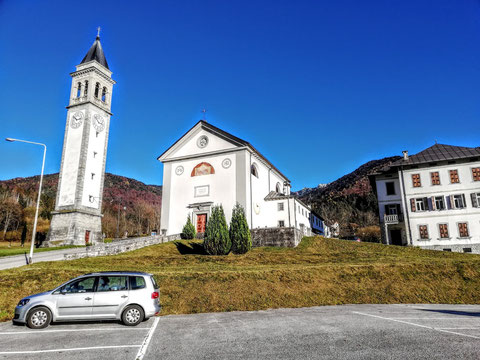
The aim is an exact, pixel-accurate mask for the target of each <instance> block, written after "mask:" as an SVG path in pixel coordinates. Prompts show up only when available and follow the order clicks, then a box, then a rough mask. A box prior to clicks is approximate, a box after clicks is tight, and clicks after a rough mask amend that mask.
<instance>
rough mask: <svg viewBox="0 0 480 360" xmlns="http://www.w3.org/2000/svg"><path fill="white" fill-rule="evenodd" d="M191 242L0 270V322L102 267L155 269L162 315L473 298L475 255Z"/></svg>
mask: <svg viewBox="0 0 480 360" xmlns="http://www.w3.org/2000/svg"><path fill="white" fill-rule="evenodd" d="M201 250H202V249H201V246H200V244H199V243H198V242H195V241H190V242H189V241H181V242H175V243H166V244H160V245H154V246H150V247H146V248H143V249H140V250H136V251H132V252H128V253H124V254H120V255H115V256H106V257H97V258H88V259H79V260H73V261H62V262H60V261H58V262H48V263H47V262H45V263H36V264H35V263H34V264H33V265H31V266H29V267H27V266H24V267H21V268H16V269H10V270H4V271H0V320H3V321H5V320H9V319H11V318H12V316H13V310H14V307H15V305H16V303H17V302H18V301H19V300H20V299H21V298H22V297H24V296H26V295H30V294H34V293H38V292H42V291H45V290H48V289H52V288H53V287H55V286H57V285H59V284H60V283H62V282H64V281H66V280H69V279H71V278H73V277H75V276H77V275H80V274H84V273H87V272H93V271H104V270H135V271H146V272H150V273H153V274H155V277H156V279H157V282H158V284H159V285H160V290H161V296H160V301H161V303H162V305H163V311H162V314H164V315H166V314H188V313H199V312H214V311H233V310H261V309H268V308H279V307H303V306H316V305H332V304H346V303H355V304H358V303H458V304H461V303H470V304H473V303H476V304H479V303H480V255H472V254H459V253H449V252H439V251H430V250H421V249H418V248H406V247H397V246H385V245H381V244H371V243H357V242H351V241H345V240H333V239H324V238H320V237H316V238H304V240H303V241H302V243H301V244H300V245H299V246H298V247H297V248H295V249H285V248H270V247H264V248H256V249H253V250H252V251H250V252H249V253H248V254H245V255H233V254H230V255H227V256H207V255H201V254H200V253H201Z"/></svg>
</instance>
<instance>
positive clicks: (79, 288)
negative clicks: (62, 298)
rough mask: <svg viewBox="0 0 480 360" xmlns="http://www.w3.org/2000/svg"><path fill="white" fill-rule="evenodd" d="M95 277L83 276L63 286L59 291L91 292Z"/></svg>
mask: <svg viewBox="0 0 480 360" xmlns="http://www.w3.org/2000/svg"><path fill="white" fill-rule="evenodd" d="M94 285H95V277H88V278H83V279H80V280H77V281H73V282H71V283H68V284H67V285H65V286H63V287H62V288H61V289H60V292H62V293H66V294H76V293H86V292H93V288H94Z"/></svg>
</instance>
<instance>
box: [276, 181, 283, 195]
mask: <svg viewBox="0 0 480 360" xmlns="http://www.w3.org/2000/svg"><path fill="white" fill-rule="evenodd" d="M276 190H277V193H279V194H280V193H282V187H281V186H280V183H278V182H277V187H276Z"/></svg>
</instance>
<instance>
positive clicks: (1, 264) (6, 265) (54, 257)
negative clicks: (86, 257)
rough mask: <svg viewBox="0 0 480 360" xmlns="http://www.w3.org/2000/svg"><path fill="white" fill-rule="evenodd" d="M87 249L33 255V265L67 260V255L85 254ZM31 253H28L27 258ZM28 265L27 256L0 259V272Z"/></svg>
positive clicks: (71, 249)
mask: <svg viewBox="0 0 480 360" xmlns="http://www.w3.org/2000/svg"><path fill="white" fill-rule="evenodd" d="M26 251H27V250H26ZM85 251H86V250H85V248H84V247H81V248H69V249H63V250H52V251H43V252H38V253H35V252H34V253H33V263H38V262H42V261H59V260H65V254H76V253H82V252H85ZM28 254H29V252H28V251H27V256H28ZM24 265H27V261H26V257H25V255H13V256H3V257H0V270H5V269H11V268H16V267H20V266H24Z"/></svg>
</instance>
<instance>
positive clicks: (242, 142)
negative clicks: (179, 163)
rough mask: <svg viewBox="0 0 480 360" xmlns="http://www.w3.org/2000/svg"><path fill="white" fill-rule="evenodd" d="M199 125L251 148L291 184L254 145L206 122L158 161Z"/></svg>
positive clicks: (202, 121)
mask: <svg viewBox="0 0 480 360" xmlns="http://www.w3.org/2000/svg"><path fill="white" fill-rule="evenodd" d="M198 124H201V125H202V127H204V128H206V129H210V130H211V131H213V132H217V133H219V134H221V135H223V136H224V137H226V138H227V139H231V140H233V141H234V142H236V143H238V144H239V145H240V146H245V147H249V148H250V149H252V150H253V152H254V153H256V154H257V155H258V156H259V157H260V158H261V159H263V160H264V161H265V162H266V163H267V164H268V165H269V166H270V167H271V168H272V169H274V170H275V171H276V172H277V173H278V174H280V175H281V176H283V177H284V178H285V179H286V180H287V181H288V182H290V180H289V179H288V178H287V177H286V176H285V175H284V174H283V173H282V172H281V171H280V170H278V169H277V168H276V167H275V165H273V164H272V163H271V162H270V161H268V159H267V158H266V157H265V156H263V155H262V154H261V153H260V152H259V151H258V150H257V149H255V148H254V147H253V145H252V144H250V143H249V142H248V141H245V140H243V139H240V138H238V137H236V136H235V135H232V134H230V133H228V132H226V131H224V130H222V129H220V128H218V127H216V126H214V125H212V124H210V123H208V122H206V121H205V120H200V121H199V122H197V123H196V124H195V125H193V126H192V127H191V128H190V130H188V131H187V132H186V133H185V134H183V135H182V136H181V137H180V138H179V139H178V140H177V141H175V142H174V143H173V145H172V146H170V147H169V148H168V149H167V150H165V151H164V152H163V153H162V154H161V155H160V156H159V157H158V158H157V160H160V158H161V157H162V156H163V155H165V154H166V153H167V152H168V151H169V150H170V149H171V148H173V147H174V146H175V145H176V144H177V143H178V142H179V141H180V140H181V139H182V138H183V137H184V136H185V135H187V134H188V133H189V132H190V131H191V130H192V129H193V128H195V127H196V126H197V125H198Z"/></svg>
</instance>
